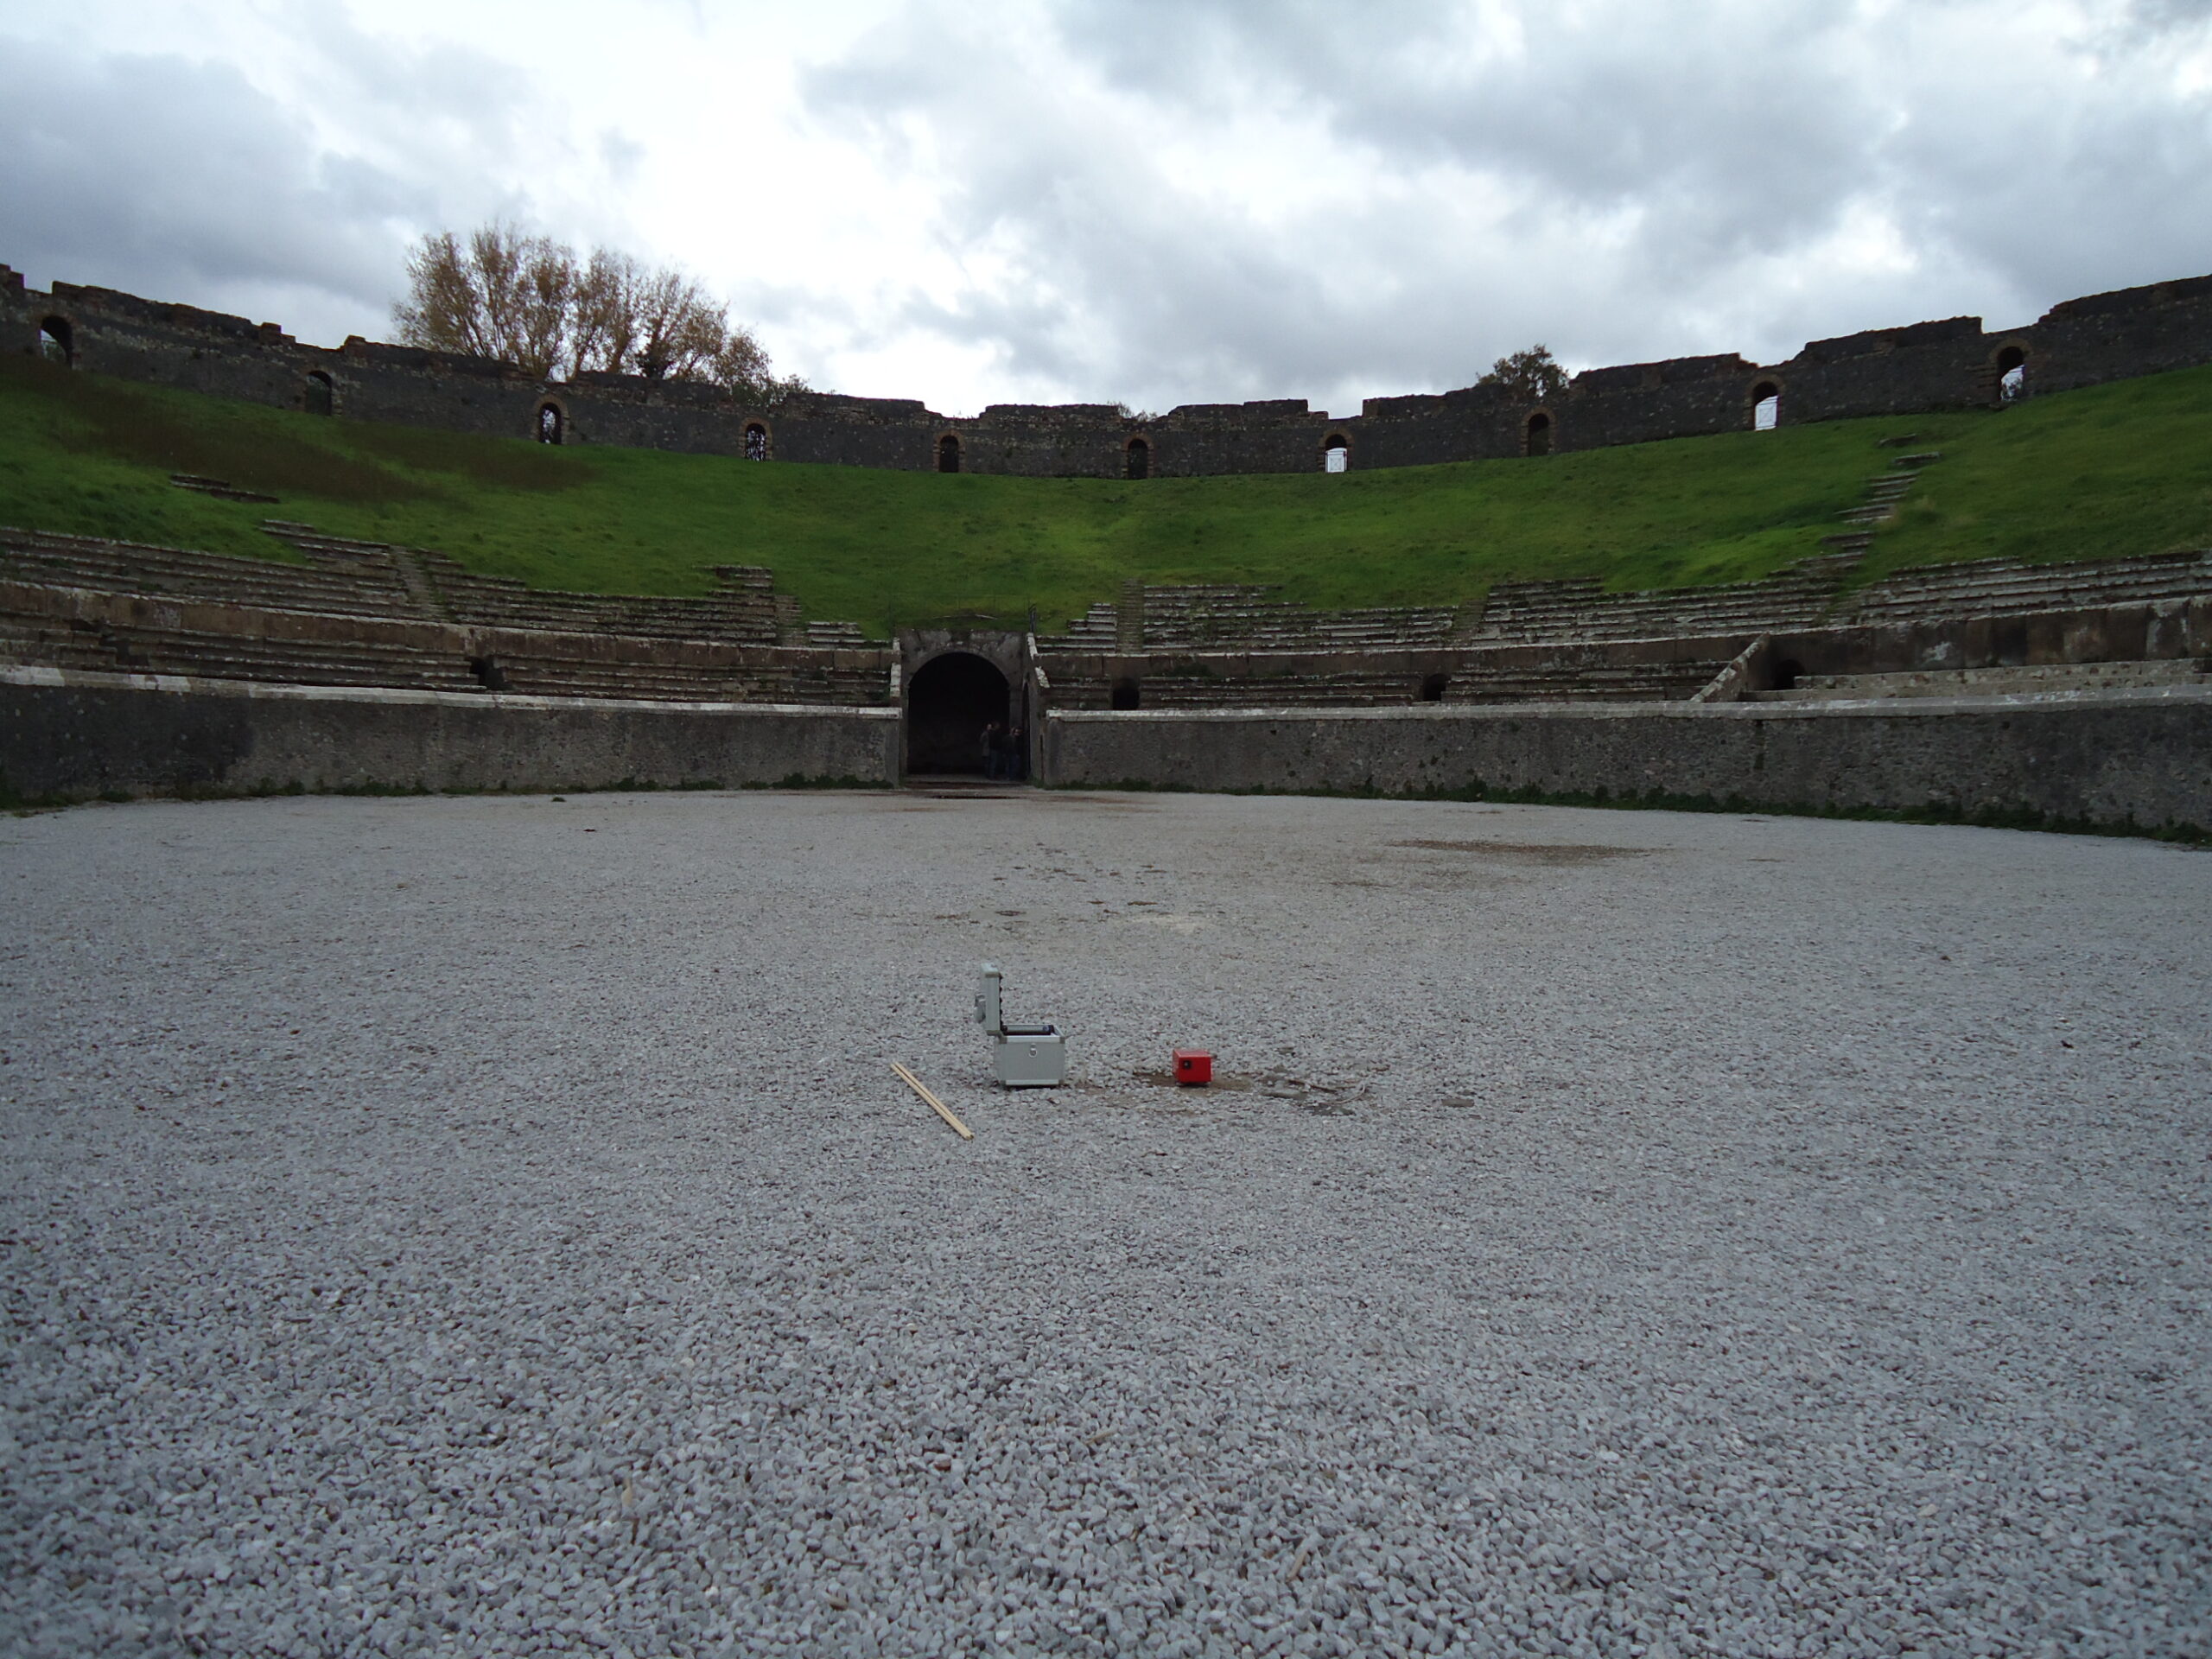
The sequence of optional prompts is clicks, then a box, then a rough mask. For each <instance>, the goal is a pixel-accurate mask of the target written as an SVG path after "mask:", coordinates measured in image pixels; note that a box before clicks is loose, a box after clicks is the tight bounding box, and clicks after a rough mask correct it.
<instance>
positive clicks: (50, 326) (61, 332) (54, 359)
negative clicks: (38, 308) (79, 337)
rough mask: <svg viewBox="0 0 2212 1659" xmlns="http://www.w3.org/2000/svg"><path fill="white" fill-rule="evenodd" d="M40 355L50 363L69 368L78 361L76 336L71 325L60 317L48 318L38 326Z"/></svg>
mask: <svg viewBox="0 0 2212 1659" xmlns="http://www.w3.org/2000/svg"><path fill="white" fill-rule="evenodd" d="M38 351H39V355H40V356H41V357H43V358H44V359H46V360H47V361H48V362H49V363H54V364H58V365H60V366H61V367H62V368H65V369H66V368H67V367H68V366H69V365H71V364H73V363H74V362H75V361H76V360H77V346H76V341H75V336H74V335H73V334H72V333H71V331H70V327H69V324H68V323H67V321H65V320H64V319H62V318H60V317H48V319H47V320H46V321H44V322H41V324H39V326H38Z"/></svg>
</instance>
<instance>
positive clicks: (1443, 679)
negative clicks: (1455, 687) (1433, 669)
mask: <svg viewBox="0 0 2212 1659" xmlns="http://www.w3.org/2000/svg"><path fill="white" fill-rule="evenodd" d="M1451 689H1452V677H1451V676H1450V675H1449V674H1431V675H1428V676H1427V677H1425V678H1423V679H1422V681H1421V701H1422V702H1443V701H1444V694H1445V693H1446V691H1449V690H1451Z"/></svg>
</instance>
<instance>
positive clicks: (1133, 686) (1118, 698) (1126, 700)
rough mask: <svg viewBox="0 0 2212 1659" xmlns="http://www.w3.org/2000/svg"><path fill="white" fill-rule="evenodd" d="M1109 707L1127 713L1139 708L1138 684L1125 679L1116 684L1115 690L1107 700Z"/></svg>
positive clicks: (1132, 679)
mask: <svg viewBox="0 0 2212 1659" xmlns="http://www.w3.org/2000/svg"><path fill="white" fill-rule="evenodd" d="M1107 703H1108V706H1109V707H1110V708H1114V709H1122V710H1123V711H1124V712H1127V711H1128V710H1129V709H1135V707H1136V706H1137V683H1136V681H1135V679H1134V678H1130V677H1123V678H1121V679H1118V680H1116V681H1115V682H1114V689H1113V690H1112V692H1111V693H1110V694H1109V696H1108V698H1107Z"/></svg>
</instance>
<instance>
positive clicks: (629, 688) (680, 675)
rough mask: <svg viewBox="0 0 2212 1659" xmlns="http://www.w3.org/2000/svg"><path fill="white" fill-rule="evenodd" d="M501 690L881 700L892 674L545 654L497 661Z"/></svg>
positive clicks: (661, 697)
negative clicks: (594, 659)
mask: <svg viewBox="0 0 2212 1659" xmlns="http://www.w3.org/2000/svg"><path fill="white" fill-rule="evenodd" d="M497 679H498V683H499V690H503V691H512V692H518V693H522V694H525V695H528V696H540V697H642V698H645V699H648V700H650V701H652V702H809V703H836V704H842V705H847V706H852V705H864V704H869V703H880V702H883V701H884V698H885V696H886V686H887V677H886V676H885V675H884V674H882V673H881V672H880V671H876V670H874V669H868V668H841V667H836V666H811V665H810V666H784V665H780V664H769V665H760V666H744V667H734V666H725V665H713V666H709V665H690V664H668V663H636V662H625V663H606V662H588V661H585V660H582V659H581V658H561V657H549V656H541V655H535V654H532V655H524V656H502V657H500V658H498V659H497Z"/></svg>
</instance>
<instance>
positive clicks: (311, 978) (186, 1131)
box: [0, 791, 2212, 1659]
mask: <svg viewBox="0 0 2212 1659" xmlns="http://www.w3.org/2000/svg"><path fill="white" fill-rule="evenodd" d="M0 881H4V882H5V884H6V886H5V892H6V895H7V899H8V904H7V909H8V915H9V926H8V929H7V936H6V939H5V948H4V950H0V956H4V958H5V960H4V963H0V1014H4V1026H3V1027H0V1049H3V1050H4V1061H5V1064H4V1067H0V1112H4V1119H0V1122H4V1125H5V1130H4V1132H5V1135H6V1147H7V1158H6V1161H5V1166H4V1173H0V1249H4V1254H5V1256H6V1260H7V1263H8V1267H7V1273H6V1278H5V1295H6V1304H7V1315H8V1324H7V1327H6V1347H5V1354H4V1378H0V1386H3V1387H4V1398H3V1399H0V1406H4V1411H5V1423H6V1433H5V1436H4V1442H0V1458H4V1460H5V1461H4V1468H0V1505H4V1520H0V1533H3V1534H4V1541H5V1543H4V1548H5V1554H4V1560H0V1568H4V1572H3V1573H0V1651H4V1652H6V1653H8V1654H11V1655H14V1654H23V1655H68V1656H78V1655H94V1654H97V1655H103V1656H105V1655H135V1654H142V1653H155V1654H180V1653H185V1654H201V1653H207V1654H222V1655H261V1654H283V1655H326V1654H349V1655H350V1654H372V1653H384V1654H424V1653H428V1654H448V1653H450V1654H454V1655H470V1656H475V1655H503V1654H524V1653H530V1654H550V1653H559V1654H613V1655H628V1656H633V1659H660V1656H673V1655H708V1654H724V1653H742V1654H751V1653H785V1654H884V1655H910V1654H912V1655H934V1654H955V1653H958V1654H969V1653H975V1654H983V1653H1014V1654H1039V1653H1061V1654H1142V1655H1147V1656H1153V1655H1161V1656H1172V1655H1200V1654H1204V1655H1214V1654H1221V1655H1243V1654H1295V1655H1306V1654H1330V1655H1335V1654H1360V1655H1366V1654H1396V1653H1408V1652H1411V1653H1421V1652H1426V1653H1468V1654H1492V1653H1512V1654H1522V1653H1530V1654H1603V1655H1611V1654H1628V1655H1632V1656H1633V1655H1653V1656H1656V1655H1691V1654H1705V1653H1723V1654H1745V1655H1816V1654H1817V1655H1821V1656H1829V1655H1858V1654H1866V1655H1875V1654H1881V1655H1888V1654H1897V1653H1901V1652H1920V1653H1927V1654H1940V1655H1947V1656H1948V1655H1971V1654H1986V1653H2004V1654H2013V1653H2023V1654H2043V1653H2063V1654H2143V1655H2161V1656H2166V1655H2176V1656H2178V1655H2189V1654H2198V1655H2201V1654H2203V1653H2206V1652H2208V1651H2212V1386H2208V1384H2209V1383H2212V1376H2208V1366H2207V1360H2208V1351H2209V1350H2208V1342H2207V1311H2208V1306H2212V1302H2209V1301H2208V1298H2212V1210H2209V1209H2208V1207H2207V1198H2208V1196H2212V1161H2208V1158H2212V1132H2209V1131H2212V1082H2209V1081H2208V1079H2209V1078H2212V1068H2208V1064H2207V1062H2208V1055H2212V996H2208V995H2207V968H2208V933H2207V920H2208V918H2212V854H2207V853H2203V852H2193V851H2190V850H2186V849H2178V848H2175V847H2170V846H2164V845H2159V844H2155V843H2152V842H2141V841H2123V840H2094V839H2087V838H2080V837H2071V836H2037V835H2022V834H2014V833H2009V832H2003V831H1993V830H1976V829H1933V828H1929V829H1923V828H1908V827H1900V826H1897V825H1891V824H1873V823H1824V822H1817V821H1805V820H1792V819H1764V818H1755V817H1719V816H1713V817H1700V816H1675V815H1670V814H1662V813H1638V812H1610V813H1609V812H1577V811H1568V810H1549V809H1541V808H1532V807H1492V806H1483V805H1459V804H1389V803H1379V802H1369V801H1328V800H1300V799H1280V798H1278V799H1231V798H1205V797H1173V796H1166V797H1161V796H1141V795H1129V796H1112V795H1094V796H1078V795H1049V794H1038V793H1027V792H1020V793H1007V794H1003V795H1000V796H995V797H994V796H990V795H988V794H985V795H981V796H976V797H970V798H944V796H941V795H933V794H931V793H928V792H925V791H911V792H899V793H861V792H852V793H836V792H829V793H819V794H779V793H733V794H684V795H670V794H637V795H593V796H576V797H571V798H568V799H566V800H561V799H557V798H545V797H538V798H467V799H458V798H457V799H440V798H420V799H389V800H361V799H312V798H310V799H289V800H267V801H258V802H240V803H232V804H197V805H195V804H137V805H125V806H117V807H101V808H91V809H85V810H76V811H71V812H64V813H56V814H48V815H43V816H35V817H21V818H12V819H6V820H0ZM985 957H990V958H994V959H995V960H997V961H998V962H1000V963H1002V964H1003V965H1004V967H1005V969H1006V973H1007V1005H1008V1012H1009V1014H1010V1015H1013V1016H1020V1017H1031V1018H1047V1019H1052V1020H1058V1021H1059V1022H1060V1023H1061V1024H1062V1025H1063V1026H1064V1027H1065V1028H1066V1029H1067V1030H1068V1031H1070V1032H1071V1033H1072V1043H1071V1053H1072V1055H1073V1062H1072V1077H1071V1085H1070V1086H1069V1087H1067V1088H1065V1089H1062V1090H1056V1091H1051V1092H1032V1093H1027V1094H1021V1095H1008V1094H1005V1093H1002V1092H1001V1091H999V1090H996V1089H995V1088H993V1087H991V1086H989V1084H988V1077H989V1053H988V1044H987V1042H986V1041H985V1039H983V1037H982V1034H981V1033H979V1032H977V1030H976V1027H974V1026H973V1024H972V1023H970V1021H969V1006H970V997H971V995H972V993H973V988H974V982H975V970H976V964H977V963H978V962H979V961H981V960H982V959H983V958H985ZM1187 1043H1199V1044H1205V1045H1208V1046H1211V1047H1212V1048H1213V1049H1214V1050H1215V1052H1216V1053H1217V1057H1218V1064H1219V1066H1220V1070H1221V1074H1222V1077H1223V1079H1224V1086H1223V1087H1220V1088H1217V1089H1214V1090H1208V1091H1205V1092H1199V1091H1193V1090H1177V1089H1175V1088H1173V1086H1172V1085H1171V1084H1168V1083H1167V1081H1166V1078H1165V1076H1164V1073H1163V1068H1164V1067H1165V1066H1166V1064H1167V1057H1168V1051H1169V1049H1170V1048H1171V1047H1172V1046H1176V1045H1178V1044H1187ZM893 1059H904V1060H906V1061H907V1062H909V1063H910V1064H912V1065H914V1066H915V1067H916V1068H917V1069H918V1071H919V1072H920V1074H921V1075H922V1076H923V1077H925V1079H926V1080H928V1081H930V1082H931V1083H932V1084H935V1085H936V1086H937V1087H938V1090H939V1091H940V1092H942V1093H943V1094H944V1095H945V1096H947V1098H948V1099H949V1101H950V1103H951V1104H952V1106H953V1107H954V1109H956V1110H957V1111H958V1112H960V1113H962V1114H963V1116H965V1117H966V1118H967V1120H968V1121H969V1123H970V1124H971V1125H972V1126H973V1128H974V1129H975V1132H976V1135H975V1139H974V1140H973V1141H961V1140H959V1139H957V1137H956V1136H955V1135H953V1134H952V1133H951V1132H950V1130H949V1129H947V1128H945V1127H944V1125H943V1124H941V1123H940V1122H938V1119H937V1118H936V1117H935V1116H932V1115H931V1113H930V1111H929V1110H928V1109H927V1108H926V1107H925V1106H924V1105H923V1104H922V1103H921V1102H920V1101H918V1099H916V1098H915V1097H914V1096H912V1094H910V1093H909V1092H908V1091H907V1090H906V1089H905V1088H904V1087H903V1086H902V1085H901V1084H899V1081H898V1080H897V1079H896V1078H895V1077H893V1075H892V1073H891V1071H890V1070H889V1062H890V1061H892V1060H893Z"/></svg>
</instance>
